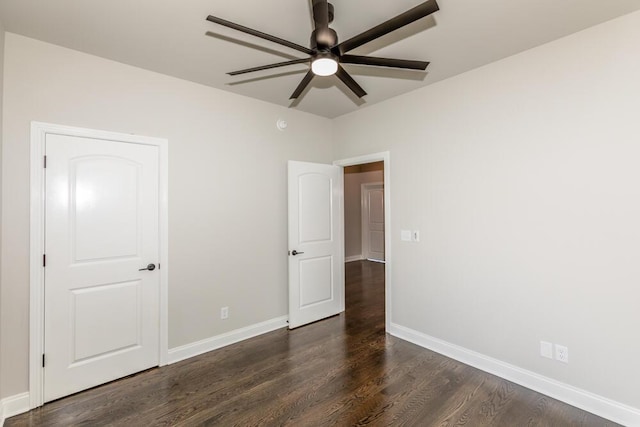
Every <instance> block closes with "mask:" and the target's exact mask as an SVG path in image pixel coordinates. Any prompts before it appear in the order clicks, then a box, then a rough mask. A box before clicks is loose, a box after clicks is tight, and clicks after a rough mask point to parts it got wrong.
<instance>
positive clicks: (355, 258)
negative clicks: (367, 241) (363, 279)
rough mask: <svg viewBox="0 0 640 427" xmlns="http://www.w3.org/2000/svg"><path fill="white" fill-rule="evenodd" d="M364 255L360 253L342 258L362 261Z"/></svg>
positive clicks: (346, 260)
mask: <svg viewBox="0 0 640 427" xmlns="http://www.w3.org/2000/svg"><path fill="white" fill-rule="evenodd" d="M363 259H364V257H363V256H362V255H352V256H348V257H346V258H345V259H344V262H354V261H362V260H363Z"/></svg>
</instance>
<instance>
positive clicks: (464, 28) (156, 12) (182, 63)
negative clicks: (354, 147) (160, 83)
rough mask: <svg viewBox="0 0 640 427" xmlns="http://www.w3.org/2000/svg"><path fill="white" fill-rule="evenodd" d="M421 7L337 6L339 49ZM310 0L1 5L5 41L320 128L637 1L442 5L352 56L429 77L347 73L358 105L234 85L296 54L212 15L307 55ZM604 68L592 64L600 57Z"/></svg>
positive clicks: (288, 86)
mask: <svg viewBox="0 0 640 427" xmlns="http://www.w3.org/2000/svg"><path fill="white" fill-rule="evenodd" d="M421 2H422V1H421V0H394V1H388V0H333V4H334V7H335V21H334V22H333V24H332V25H331V26H332V28H334V29H335V30H336V31H337V32H338V36H339V37H340V40H342V41H344V40H346V39H348V38H351V37H352V36H354V35H356V34H359V33H361V32H363V31H365V30H367V29H369V28H370V27H373V26H375V25H377V24H379V23H381V22H383V21H386V20H387V19H389V18H391V17H393V16H396V15H398V14H400V13H402V12H404V11H405V10H408V9H410V8H412V7H414V6H416V5H417V4H420V3H421ZM310 3H311V2H310V0H269V1H265V0H246V1H238V0H235V1H229V0H227V1H223V0H189V1H179V0H135V1H132V0H108V1H105V0H81V1H80V0H46V1H42V0H0V19H1V20H2V22H3V24H4V26H5V29H6V30H7V31H9V32H13V33H17V34H22V35H25V36H28V37H32V38H35V39H39V40H43V41H46V42H50V43H54V44H57V45H61V46H65V47H69V48H71V49H75V50H79V51H82V52H87V53H90V54H93V55H98V56H101V57H104V58H109V59H112V60H115V61H119V62H123V63H126V64H130V65H134V66H137V67H141V68H145V69H148V70H153V71H156V72H159V73H163V74H168V75H171V76H175V77H179V78H181V79H185V80H190V81H193V82H197V83H201V84H204V85H207V86H211V87H215V88H219V89H222V90H226V91H230V92H234V93H238V94H242V95H246V96H249V97H252V98H256V99H261V100H264V101H267V102H271V103H274V104H278V105H283V106H289V107H291V108H296V109H299V110H302V111H307V112H309V113H313V114H317V115H320V116H325V117H337V116H340V115H342V114H346V113H348V112H351V111H354V110H357V109H358V108H364V107H366V106H367V105H371V104H374V103H376V102H380V101H383V100H385V99H388V98H391V97H394V96H397V95H400V94H402V93H405V92H409V91H411V90H414V89H417V88H419V87H422V86H425V85H428V84H431V83H434V82H436V81H439V80H442V79H445V78H447V77H451V76H453V75H456V74H460V73H462V72H465V71H468V70H471V69H473V68H476V67H479V66H482V65H484V64H487V63H490V62H493V61H496V60H498V59H501V58H504V57H507V56H509V55H512V54H515V53H517V52H521V51H523V50H526V49H529V48H532V47H534V46H537V45H540V44H543V43H546V42H549V41H551V40H554V39H557V38H559V37H562V36H565V35H568V34H571V33H574V32H576V31H579V30H581V29H584V28H588V27H590V26H593V25H595V24H598V23H601V22H604V21H607V20H610V19H612V18H615V17H617V16H621V15H624V14H626V13H629V12H632V11H635V10H638V9H640V0H606V1H603V0H440V1H439V4H440V11H439V12H436V13H435V14H433V15H432V16H430V17H428V18H425V19H422V20H420V21H418V22H415V23H413V24H411V25H409V26H407V27H405V28H403V29H401V30H398V31H396V32H394V33H392V34H389V35H387V36H384V37H383V38H380V39H378V40H375V41H373V42H371V43H369V44H367V45H365V46H363V47H361V48H359V49H357V50H354V51H353V52H350V53H353V54H375V55H376V56H383V57H390V58H401V59H418V60H426V61H431V65H430V66H429V68H428V69H427V72H418V71H403V70H393V69H388V68H374V67H366V66H356V65H345V68H346V69H347V70H348V71H349V72H350V73H351V74H352V75H353V77H354V78H355V79H356V80H357V81H358V83H359V84H360V85H361V86H362V87H363V88H364V89H365V90H366V91H367V92H368V95H367V96H366V97H364V98H363V100H358V99H357V98H355V97H354V96H353V95H351V93H350V92H349V90H348V89H347V88H346V87H345V86H344V85H343V84H342V83H341V82H339V81H338V80H337V78H335V77H334V76H332V77H324V78H318V77H316V78H315V79H314V81H313V82H312V84H311V85H310V87H309V89H308V90H307V91H305V93H303V95H302V97H301V99H299V100H298V101H296V102H293V103H292V102H291V101H289V96H290V95H291V93H292V92H293V90H294V89H295V88H296V86H297V85H298V83H299V82H300V80H301V79H302V77H303V76H304V73H305V72H306V67H307V66H306V65H296V66H291V67H287V68H279V69H275V70H269V71H262V72H257V73H253V74H245V75H243V76H237V77H230V76H228V75H227V74H225V73H226V72H229V71H233V70H238V69H243V68H249V67H254V66H259V65H265V64H270V63H274V62H281V61H285V60H287V59H289V58H301V57H304V55H303V54H300V53H299V52H297V51H293V50H290V49H288V48H286V47H283V46H280V45H277V44H273V43H270V42H268V41H265V40H262V39H258V38H255V37H252V36H249V35H246V34H243V33H240V32H237V31H234V30H231V29H228V28H225V27H221V26H219V25H216V24H213V23H210V22H208V21H206V19H205V18H206V17H207V15H209V14H212V15H215V16H218V17H221V18H224V19H227V20H230V21H233V22H236V23H239V24H242V25H245V26H248V27H252V28H255V29H257V30H260V31H263V32H266V33H269V34H272V35H275V36H278V37H281V38H284V39H287V40H290V41H293V42H295V43H297V44H301V45H305V46H308V43H309V37H310V33H311V29H312V25H313V24H312V19H311V10H310V9H311V7H310ZM594 61H597V58H594Z"/></svg>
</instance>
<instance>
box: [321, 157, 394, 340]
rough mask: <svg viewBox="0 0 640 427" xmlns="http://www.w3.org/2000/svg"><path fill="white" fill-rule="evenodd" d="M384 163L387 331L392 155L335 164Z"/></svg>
mask: <svg viewBox="0 0 640 427" xmlns="http://www.w3.org/2000/svg"><path fill="white" fill-rule="evenodd" d="M380 161H382V162H383V163H384V257H385V260H386V261H385V264H386V265H385V269H384V272H385V274H384V276H385V277H384V294H385V297H384V301H385V303H384V304H385V307H384V312H385V313H384V314H385V329H386V330H387V331H388V330H389V328H391V315H392V313H391V307H392V305H391V298H392V294H391V290H392V289H393V287H392V286H391V154H390V153H389V152H388V151H383V152H380V153H373V154H366V155H364V156H358V157H351V158H348V159H342V160H336V161H335V162H333V164H334V165H336V166H342V167H346V166H353V165H361V164H363V163H372V162H380Z"/></svg>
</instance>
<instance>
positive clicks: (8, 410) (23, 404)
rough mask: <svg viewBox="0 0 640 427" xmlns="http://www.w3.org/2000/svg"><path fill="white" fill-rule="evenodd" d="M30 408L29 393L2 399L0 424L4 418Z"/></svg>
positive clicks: (0, 424)
mask: <svg viewBox="0 0 640 427" xmlns="http://www.w3.org/2000/svg"><path fill="white" fill-rule="evenodd" d="M28 410H29V393H21V394H16V395H15V396H9V397H6V398H4V399H2V400H0V426H3V425H4V420H6V419H7V418H10V417H13V416H14V415H18V414H22V413H24V412H27V411H28Z"/></svg>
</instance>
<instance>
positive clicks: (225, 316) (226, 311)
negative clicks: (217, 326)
mask: <svg viewBox="0 0 640 427" xmlns="http://www.w3.org/2000/svg"><path fill="white" fill-rule="evenodd" d="M220 318H221V319H222V320H225V319H228V318H229V307H222V308H221V309H220Z"/></svg>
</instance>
